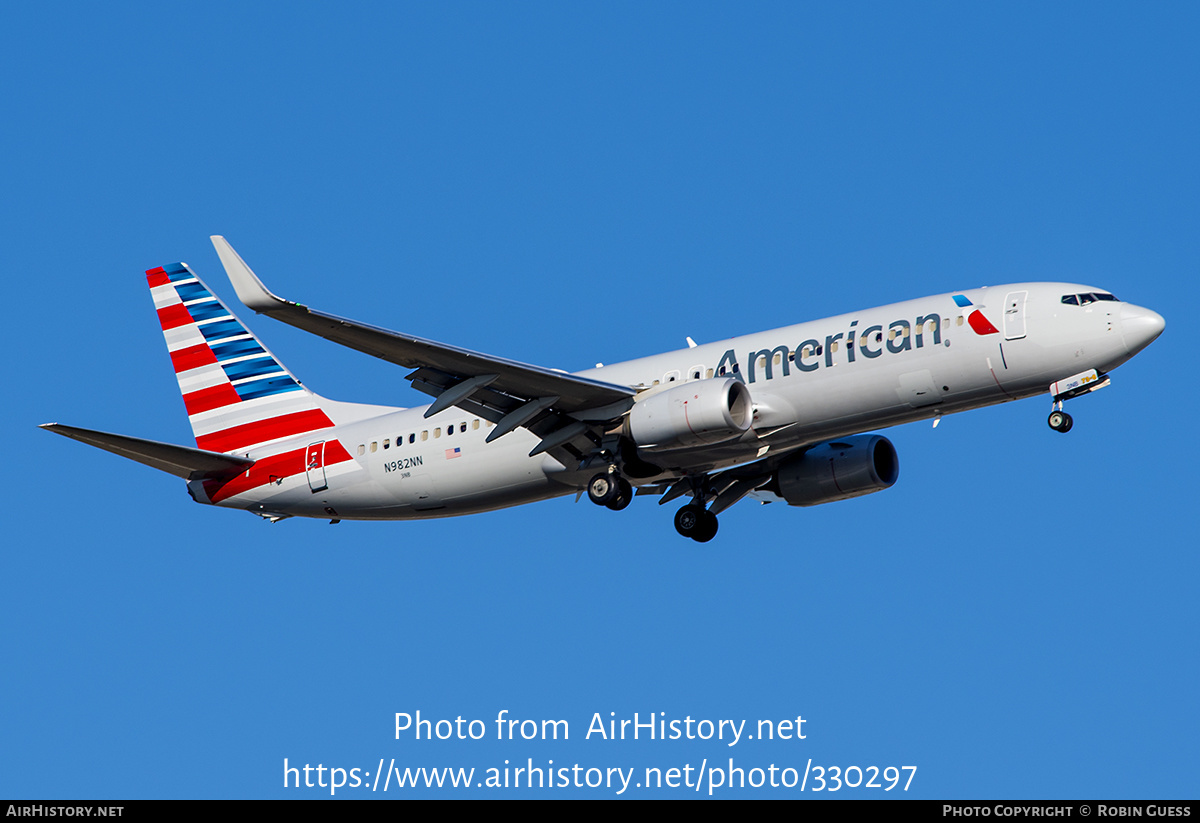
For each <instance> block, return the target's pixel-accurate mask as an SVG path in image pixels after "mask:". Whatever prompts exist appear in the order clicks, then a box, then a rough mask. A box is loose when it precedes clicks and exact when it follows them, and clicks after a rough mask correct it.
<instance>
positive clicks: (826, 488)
mask: <svg viewBox="0 0 1200 823" xmlns="http://www.w3.org/2000/svg"><path fill="white" fill-rule="evenodd" d="M899 476H900V459H899V458H898V457H897V456H896V449H895V447H894V446H892V444H891V441H889V440H888V439H887V438H886V437H880V436H879V435H877V434H865V435H859V436H857V437H847V438H844V439H842V440H834V441H831V442H829V443H821V444H820V445H818V446H814V447H812V448H811V449H809V450H808V451H806V452H805V453H804V454H802V455H800V456H798V457H794V458H792V459H791V460H789V461H787V462H786V463H784V464H783V465H782V466H780V467H779V470H778V471H776V472H775V482H774V483H773V484H772V485H773V486H774V487H775V488H774V489H772V491H775V492H776V494H778V495H779V496H780V497H782V498H783V499H784V500H786V501H787V503H788V505H789V506H816V505H818V504H820V503H832V502H833V501H835V500H849V499H850V498H851V497H859V496H861V495H864V494H871V493H872V492H877V491H882V490H883V489H886V488H890V487H891V486H892V484H893V483H895V482H896V478H898V477H899Z"/></svg>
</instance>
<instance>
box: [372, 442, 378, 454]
mask: <svg viewBox="0 0 1200 823" xmlns="http://www.w3.org/2000/svg"><path fill="white" fill-rule="evenodd" d="M378 450H379V443H378V441H375V440H372V441H371V454H374V453H375V452H376V451H378Z"/></svg>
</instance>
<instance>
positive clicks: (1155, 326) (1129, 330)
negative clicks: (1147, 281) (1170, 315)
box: [1121, 303, 1167, 355]
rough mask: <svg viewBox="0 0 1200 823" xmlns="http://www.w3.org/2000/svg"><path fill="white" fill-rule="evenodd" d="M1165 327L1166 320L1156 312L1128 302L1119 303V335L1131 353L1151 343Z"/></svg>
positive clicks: (1135, 352)
mask: <svg viewBox="0 0 1200 823" xmlns="http://www.w3.org/2000/svg"><path fill="white" fill-rule="evenodd" d="M1166 327H1167V321H1166V320H1163V317H1162V315H1161V314H1159V313H1158V312H1156V311H1151V310H1150V309H1143V308H1142V307H1141V306H1134V305H1131V304H1129V303H1122V304H1121V335H1122V337H1124V339H1125V348H1126V349H1127V350H1128V351H1129V353H1130V354H1131V355H1134V354H1137V353H1138V352H1140V351H1141V350H1142V349H1144V348H1146V347H1147V346H1149V345H1150V344H1151V343H1153V342H1154V340H1155V338H1157V337H1158V336H1159V335H1160V334H1162V333H1163V329H1165V328H1166Z"/></svg>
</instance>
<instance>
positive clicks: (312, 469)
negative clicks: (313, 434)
mask: <svg viewBox="0 0 1200 823" xmlns="http://www.w3.org/2000/svg"><path fill="white" fill-rule="evenodd" d="M304 470H305V472H307V474H308V487H309V488H310V489H312V491H313V494H316V493H317V492H319V491H324V490H325V489H327V488H329V484H328V483H327V482H326V481H325V441H324V440H322V441H321V442H319V443H313V444H312V445H311V446H309V447H308V448H307V449H306V450H305V452H304Z"/></svg>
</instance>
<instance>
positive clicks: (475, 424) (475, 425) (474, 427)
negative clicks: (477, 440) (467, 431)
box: [471, 417, 479, 431]
mask: <svg viewBox="0 0 1200 823" xmlns="http://www.w3.org/2000/svg"><path fill="white" fill-rule="evenodd" d="M471 431H479V418H478V417H476V418H475V419H474V420H472V421H471Z"/></svg>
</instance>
